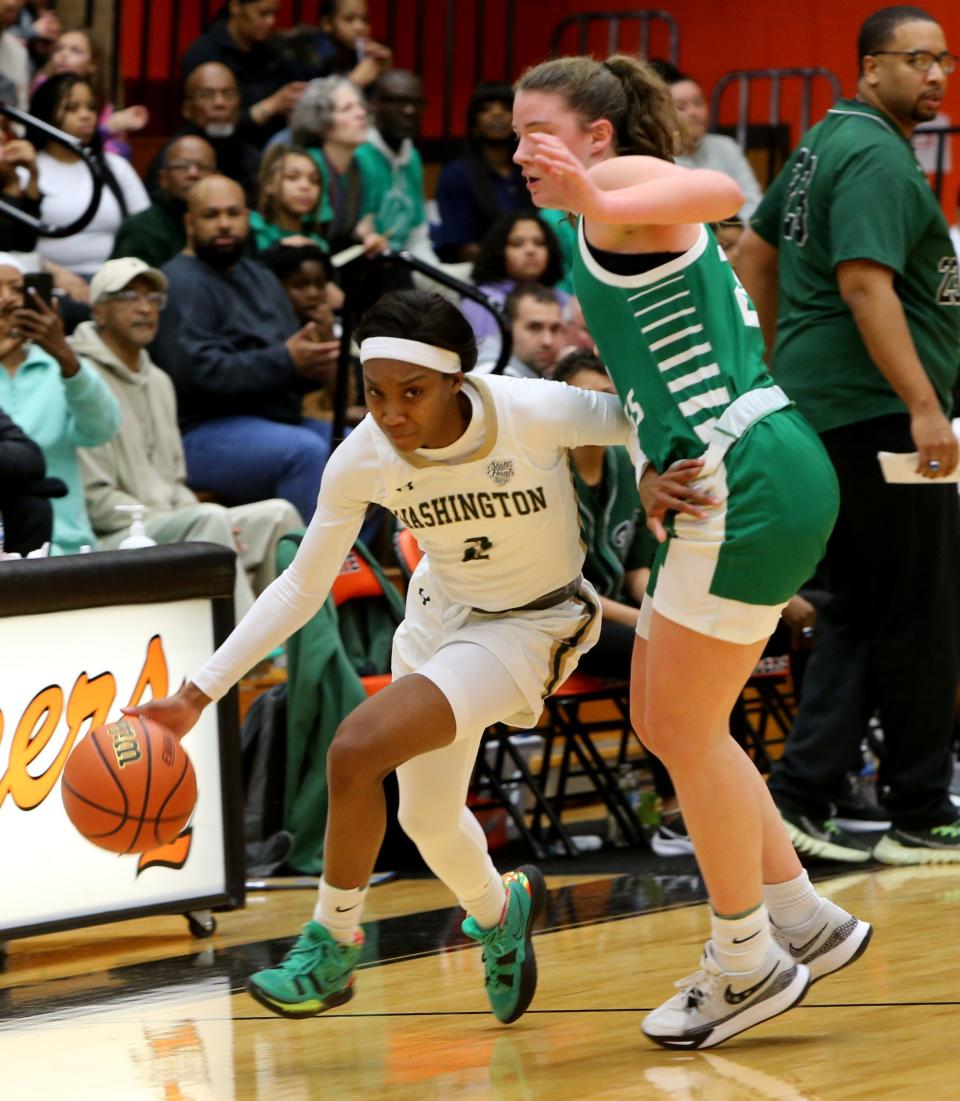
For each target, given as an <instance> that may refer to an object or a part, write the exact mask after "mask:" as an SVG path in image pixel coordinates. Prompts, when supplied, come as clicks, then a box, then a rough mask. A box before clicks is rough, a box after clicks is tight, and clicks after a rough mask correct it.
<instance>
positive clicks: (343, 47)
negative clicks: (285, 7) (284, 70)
mask: <svg viewBox="0 0 960 1101" xmlns="http://www.w3.org/2000/svg"><path fill="white" fill-rule="evenodd" d="M318 22H319V24H320V29H319V31H318V30H317V28H316V27H313V26H307V25H303V26H299V27H294V28H293V29H292V30H290V31H286V32H282V33H281V34H279V35H277V41H276V45H277V49H278V50H279V51H280V52H281V53H282V54H283V55H284V56H287V57H289V58H291V60H293V61H294V63H295V64H296V66H297V68H298V69H300V70H302V71H303V72H304V73H309V75H310V76H311V77H323V76H343V77H346V78H347V79H348V80H350V81H351V82H352V83H353V84H354V85H355V86H356V87H357V88H366V87H368V86H369V85H371V84H372V83H373V82H374V81H375V80H377V79H378V78H379V77H380V76H381V75H382V73H383V72H384V70H385V69H388V68H389V67H390V62H391V60H392V58H393V53H392V51H391V49H390V47H389V46H384V45H383V44H382V43H381V42H376V41H375V40H374V39H372V38H371V37H370V16H369V14H368V11H367V3H366V0H321V3H320V8H319V12H318Z"/></svg>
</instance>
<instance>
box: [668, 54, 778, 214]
mask: <svg viewBox="0 0 960 1101" xmlns="http://www.w3.org/2000/svg"><path fill="white" fill-rule="evenodd" d="M653 66H654V68H655V69H656V70H657V72H658V73H660V75H661V76H662V77H663V79H664V80H665V81H666V82H667V84H669V86H670V94H671V95H672V96H673V105H674V107H676V109H677V113H678V114H679V115H680V118H681V120H682V122H683V124H684V133H683V135H682V138H681V151H680V153H679V154H678V156H677V157H676V158H675V160H676V162H677V164H682V165H683V166H684V168H713V169H716V171H717V172H724V173H726V175H728V176H731V177H732V178H733V179H735V180H736V181H737V183H738V184H739V185H740V189H741V191H743V195H744V200H745V201H744V204H743V206H742V207H741V208H740V211H739V214H740V218H741V220H742V221H743V222H744V223H746V222H748V221H749V220H750V217H751V215H752V214H753V212H754V211H755V210H756V209H757V204H758V203H759V202H760V199H761V198H762V197H763V191H762V190H761V188H760V184H759V183H758V182H757V177H756V175H755V174H754V171H753V169H752V168H751V167H750V162H749V161H748V160H747V158H746V157H745V156H744V154H743V150H741V148H740V146H739V145H737V143H736V142H735V141H734V140H733V138H728V137H727V136H726V135H725V134H708V133H707V127H708V126H709V125H710V106H709V104H708V103H707V100H706V96H704V94H703V89H702V88H701V87H700V85H699V84H697V82H696V81H695V80H694V79H693V78H692V77H689V76H687V75H686V74H685V73H681V72H680V70H679V69H677V68H676V66H674V65H671V64H670V62H669V61H655V62H653Z"/></svg>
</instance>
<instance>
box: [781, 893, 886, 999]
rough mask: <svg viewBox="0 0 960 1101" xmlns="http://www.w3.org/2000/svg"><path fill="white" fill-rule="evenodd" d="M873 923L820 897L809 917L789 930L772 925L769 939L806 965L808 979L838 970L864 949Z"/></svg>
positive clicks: (853, 959) (871, 934)
mask: <svg viewBox="0 0 960 1101" xmlns="http://www.w3.org/2000/svg"><path fill="white" fill-rule="evenodd" d="M871 936H873V926H872V925H870V924H869V922H866V921H860V919H859V918H855V917H854V916H853V914H848V913H847V911H846V910H843V909H841V908H840V907H839V906H837V904H836V903H835V902H830V900H829V899H826V898H821V899H820V905H819V906H818V907H817V911H816V913H815V914H814V915H813V917H812V918H811V919H810V920H809V921H806V922H804V923H803V925H795V926H792V927H791V928H789V929H781V928H779V926H776V925H774V926H773V938H774V940H775V941H776V942H777V944H779V945H780V947H781V948H782V949H783V951H784V952H785V953H786V954H787V955H788V956H790V957H791V959H794V960H796V961H797V962H798V963H803V964H806V966H807V967H809V968H810V981H811V982H816V981H817V979H822V978H823V977H824V975H830V974H832V973H833V972H834V971H839V970H840V968H841V967H846V966H847V965H848V964H851V963H853V962H854V961H855V960H858V959H859V958H860V957H861V956H862V955H863V953H864V952H865V951H866V950H867V945H868V944H869V943H870V938H871Z"/></svg>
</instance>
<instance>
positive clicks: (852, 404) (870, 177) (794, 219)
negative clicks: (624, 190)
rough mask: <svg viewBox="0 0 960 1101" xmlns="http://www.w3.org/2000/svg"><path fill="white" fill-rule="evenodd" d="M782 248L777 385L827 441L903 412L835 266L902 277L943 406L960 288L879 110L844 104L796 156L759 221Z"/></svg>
mask: <svg viewBox="0 0 960 1101" xmlns="http://www.w3.org/2000/svg"><path fill="white" fill-rule="evenodd" d="M751 224H752V225H753V228H754V229H755V230H756V232H757V233H758V234H759V235H760V236H761V237H762V238H763V239H764V240H765V241H767V242H768V243H769V244H771V245H774V246H775V247H776V248H777V249H779V260H780V265H779V288H778V318H777V339H776V344H775V345H774V349H773V358H772V365H773V370H774V374H775V375H776V379H777V382H778V383H780V385H781V386H783V388H784V389H785V390H786V391H787V393H788V394H789V395H790V397H791V398H793V400H794V401H795V402H796V403H797V406H798V407H799V409H800V411H801V412H802V413H803V414H804V415H805V416H806V417H807V419H808V420H809V421H810V422H811V423H812V424H813V426H814V428H816V429H817V431H818V432H825V431H827V430H829V429H831V428H839V427H840V426H842V425H846V424H853V423H856V422H857V421H862V420H869V419H871V418H874V417H880V416H884V415H885V414H889V413H902V412H905V410H906V407H905V406H904V404H903V402H902V401H901V400H900V399H899V398H898V397H897V395H896V394H895V393H894V391H893V389H892V387H891V386H890V384H889V383H888V382H887V380H886V379H885V378H884V377H883V375H882V374H881V373H880V371H879V370H878V369H877V367H876V366H875V365H874V363H873V361H872V360H871V358H870V355H869V353H868V352H867V349H866V346H865V345H864V342H863V339H862V337H861V336H860V332H859V330H858V329H857V326H856V323H855V322H854V320H853V316H852V314H851V313H850V310H849V308H848V307H847V305H846V304H845V303H844V301H843V299H842V298H841V297H840V289H839V286H838V284H837V279H836V269H837V265H838V264H841V263H843V262H844V261H847V260H872V261H874V262H876V263H878V264H882V265H883V266H884V267H887V268H890V269H892V270H893V272H894V284H893V285H894V290H895V291H896V293H897V295H898V297H899V299H900V301H901V302H902V304H903V309H904V313H905V315H906V319H907V325H908V326H909V329H910V335H911V336H912V338H913V342H914V345H915V346H916V349H917V354H918V355H919V357H920V360H921V362H922V363H923V366H924V368H925V369H926V372H927V374H928V375H929V377H930V381H931V383H932V384H933V386H934V388H935V390H936V392H937V394H938V396H939V398H940V401H941V403H942V404H943V408H944V409H945V410H948V409H949V408H950V404H951V390H952V388H953V385H954V382H955V381H956V378H957V372H958V367H960V285H958V281H957V256H956V253H955V252H954V250H953V247H952V244H951V241H950V235H949V230H948V227H947V222H946V219H945V218H944V216H943V212H942V210H941V209H940V205H939V203H938V202H937V200H936V197H935V196H934V194H933V192H932V191H931V189H930V187H929V185H928V183H927V180H926V178H925V176H924V175H923V172H922V170H921V169H920V166H919V165H918V164H917V161H916V158H915V157H914V154H913V149H912V148H911V146H910V143H909V142H908V141H907V139H906V138H905V137H904V136H903V134H902V133H901V132H900V130H899V129H897V127H896V126H895V125H894V123H893V122H892V121H891V120H890V119H889V118H888V117H887V116H886V115H885V114H884V113H883V112H882V111H879V110H877V109H876V108H873V107H870V106H867V105H866V104H864V103H860V102H859V101H857V100H840V101H839V102H838V103H837V104H836V106H835V107H832V108H831V109H830V110H829V111H828V112H827V115H826V117H825V118H824V119H823V121H822V122H820V123H818V124H817V125H816V126H814V127H813V129H812V130H810V131H809V132H808V133H807V134H806V135H804V137H803V139H802V140H801V142H800V145H799V146H798V148H797V149H796V150H794V152H793V155H792V156H791V157H790V159H789V161H788V162H787V164H786V166H785V167H784V169H783V171H782V172H781V173H780V175H779V176H778V177H777V179H776V180H775V181H774V183H773V186H772V187H771V188H770V190H769V191H768V192H767V194H766V195H765V197H764V199H763V201H762V202H761V204H760V206H759V208H758V209H757V212H756V214H755V215H754V217H753V219H752V223H751Z"/></svg>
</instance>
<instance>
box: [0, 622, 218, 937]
mask: <svg viewBox="0 0 960 1101" xmlns="http://www.w3.org/2000/svg"><path fill="white" fill-rule="evenodd" d="M213 649H214V637H213V623H212V611H211V603H210V601H208V600H183V601H173V602H170V603H164V604H142V605H130V606H121V607H104V608H89V609H83V610H78V611H69V612H55V613H50V614H44V615H31V616H18V617H12V618H6V619H4V618H0V940H2V939H3V937H2V934H3V931H4V930H5V929H15V928H18V927H22V926H24V925H34V924H43V923H47V922H58V921H65V920H68V919H82V918H85V917H91V916H95V915H97V914H106V913H117V912H118V911H125V910H133V911H136V910H140V909H143V908H145V907H150V906H156V905H158V904H165V903H172V902H176V901H179V900H181V899H198V898H203V897H209V896H214V895H223V894H224V893H225V891H226V884H227V873H226V861H225V855H224V836H223V814H222V806H221V790H220V776H221V773H220V747H219V739H218V731H217V717H216V708H212V707H211V708H209V709H208V710H207V711H206V712H204V715H203V717H202V718H201V720H200V722H199V723H198V724H197V726H196V727H195V728H194V730H192V731H191V732H190V734H189V735H188V736H187V737H186V738H185V739H184V741H183V747H184V749H186V751H187V753H188V754H189V755H190V759H191V760H192V762H193V766H194V769H195V771H196V775H197V789H198V799H197V807H196V811H195V812H194V816H193V818H192V820H191V822H190V824H189V825H188V827H187V828H186V830H184V832H183V833H182V834H181V835H180V837H178V838H176V839H175V840H174V841H173V842H171V843H170V844H168V845H165V846H163V847H162V848H160V849H155V850H153V851H152V852H148V853H144V854H142V855H139V856H138V855H129V856H119V855H116V854H114V853H110V852H106V851H105V850H103V849H100V848H98V847H97V846H95V845H94V844H92V842H90V841H87V840H86V839H85V838H83V837H82V836H81V835H80V834H79V833H78V832H77V830H76V829H75V828H74V826H73V825H72V823H71V822H70V820H69V819H68V818H67V815H66V812H65V811H64V808H63V801H62V799H61V795H60V777H61V773H62V772H63V767H64V764H65V763H66V759H67V757H68V756H69V753H70V750H71V749H72V747H73V746H74V745H75V744H76V742H77V740H78V739H80V738H82V737H84V735H85V734H86V733H87V732H88V731H89V730H91V729H93V728H94V727H96V726H99V725H101V724H102V723H104V722H109V721H112V720H114V719H117V718H119V717H120V708H121V707H122V706H125V705H127V704H129V703H136V702H139V701H141V700H148V699H151V698H154V697H158V696H163V695H166V694H167V693H168V691H175V690H176V688H177V687H178V686H179V685H180V683H181V681H182V680H183V678H184V677H186V676H189V675H190V674H191V673H193V672H194V671H195V670H196V669H197V668H199V666H200V665H202V664H203V662H204V661H205V660H206V658H208V657H209V656H210V654H211V653H213Z"/></svg>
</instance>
